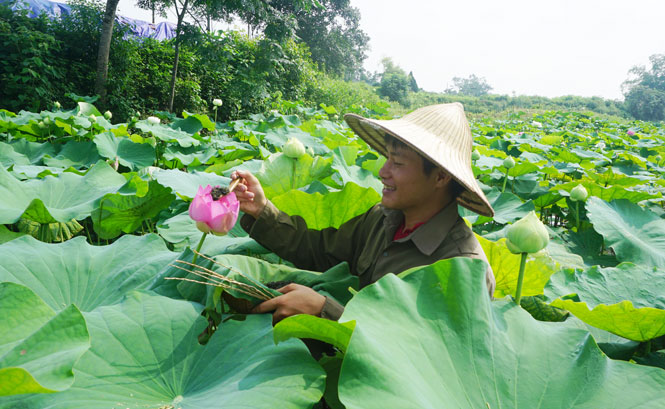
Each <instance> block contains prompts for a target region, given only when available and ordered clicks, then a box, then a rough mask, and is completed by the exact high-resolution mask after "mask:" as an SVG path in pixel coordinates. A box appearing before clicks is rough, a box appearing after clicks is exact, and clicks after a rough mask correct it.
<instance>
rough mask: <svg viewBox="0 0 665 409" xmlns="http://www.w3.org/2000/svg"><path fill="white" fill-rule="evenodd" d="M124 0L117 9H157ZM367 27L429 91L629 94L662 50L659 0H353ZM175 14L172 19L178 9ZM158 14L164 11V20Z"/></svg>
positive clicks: (143, 15)
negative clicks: (479, 82) (456, 83)
mask: <svg viewBox="0 0 665 409" xmlns="http://www.w3.org/2000/svg"><path fill="white" fill-rule="evenodd" d="M133 3H134V1H133V0H121V1H120V4H119V7H118V14H120V15H124V16H127V17H133V18H139V19H144V20H149V19H150V13H149V12H147V11H142V10H136V11H135V10H134V9H135V8H134V7H132V5H133ZM351 4H352V6H354V7H357V8H358V9H360V13H361V15H362V19H361V27H362V29H363V30H364V31H365V32H366V33H367V34H368V35H369V36H370V38H371V40H370V46H371V51H370V53H369V58H368V59H367V61H366V63H365V67H366V68H367V69H368V70H370V71H382V66H381V64H380V61H381V59H382V58H384V57H391V58H392V59H393V61H394V62H395V63H396V64H397V65H399V66H400V67H402V68H403V69H404V70H405V71H406V72H409V71H413V75H414V76H415V78H416V80H417V81H418V85H419V86H420V87H421V88H423V89H425V90H427V91H443V90H444V89H445V88H446V87H447V86H448V85H449V84H450V83H451V80H452V78H453V77H455V76H457V77H468V76H469V75H471V74H475V75H477V76H479V77H484V78H485V79H486V80H487V82H488V83H489V84H490V85H491V86H492V87H493V88H494V89H493V91H492V92H493V93H497V94H512V93H513V92H515V93H516V94H517V95H521V94H524V95H542V96H547V97H554V96H561V95H580V96H600V97H604V98H611V99H623V96H622V94H621V83H622V82H623V81H625V80H626V78H627V77H628V70H629V69H630V68H631V67H632V66H634V65H645V64H648V57H649V56H650V55H652V54H658V53H665V25H664V24H663V22H662V20H663V17H665V1H662V0H632V1H631V0H624V1H618V0H550V1H548V2H544V1H541V0H503V1H496V0H494V1H491V0H459V1H456V2H452V1H442V0H441V1H435V0H409V1H404V0H351ZM168 20H169V21H175V18H174V17H173V16H172V15H171V16H169V17H168ZM158 21H159V20H158Z"/></svg>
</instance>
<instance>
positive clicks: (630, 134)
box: [626, 129, 635, 136]
mask: <svg viewBox="0 0 665 409" xmlns="http://www.w3.org/2000/svg"><path fill="white" fill-rule="evenodd" d="M626 134H627V135H628V136H633V135H635V131H633V130H632V129H629V130H628V132H626Z"/></svg>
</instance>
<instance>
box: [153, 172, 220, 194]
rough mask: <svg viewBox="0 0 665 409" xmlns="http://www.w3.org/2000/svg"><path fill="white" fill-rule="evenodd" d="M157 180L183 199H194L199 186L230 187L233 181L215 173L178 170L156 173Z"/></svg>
mask: <svg viewBox="0 0 665 409" xmlns="http://www.w3.org/2000/svg"><path fill="white" fill-rule="evenodd" d="M154 177H155V179H157V181H158V182H159V183H161V184H162V185H164V186H166V187H170V188H171V189H173V191H174V192H176V193H177V194H178V195H179V196H181V197H187V198H194V196H196V192H197V191H198V189H199V186H203V187H206V186H207V185H210V186H218V185H219V186H228V185H229V182H231V179H229V178H227V177H224V176H219V175H217V174H214V173H206V172H197V171H194V172H192V173H187V172H183V171H181V170H178V169H170V170H162V171H159V172H156V173H155V175H154Z"/></svg>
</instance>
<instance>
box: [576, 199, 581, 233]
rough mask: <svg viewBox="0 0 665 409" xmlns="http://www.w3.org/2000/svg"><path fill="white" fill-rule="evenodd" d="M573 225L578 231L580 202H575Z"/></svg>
mask: <svg viewBox="0 0 665 409" xmlns="http://www.w3.org/2000/svg"><path fill="white" fill-rule="evenodd" d="M575 227H576V228H577V232H578V233H579V232H580V202H575Z"/></svg>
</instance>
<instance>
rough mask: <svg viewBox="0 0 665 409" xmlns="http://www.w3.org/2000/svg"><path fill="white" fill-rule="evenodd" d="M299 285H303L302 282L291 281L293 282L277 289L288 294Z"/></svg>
mask: <svg viewBox="0 0 665 409" xmlns="http://www.w3.org/2000/svg"><path fill="white" fill-rule="evenodd" d="M298 287H302V286H301V285H300V284H296V283H291V284H287V285H285V286H284V287H281V288H278V289H277V291H279V292H280V293H282V294H286V293H290V292H291V291H293V290H297V289H298Z"/></svg>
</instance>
